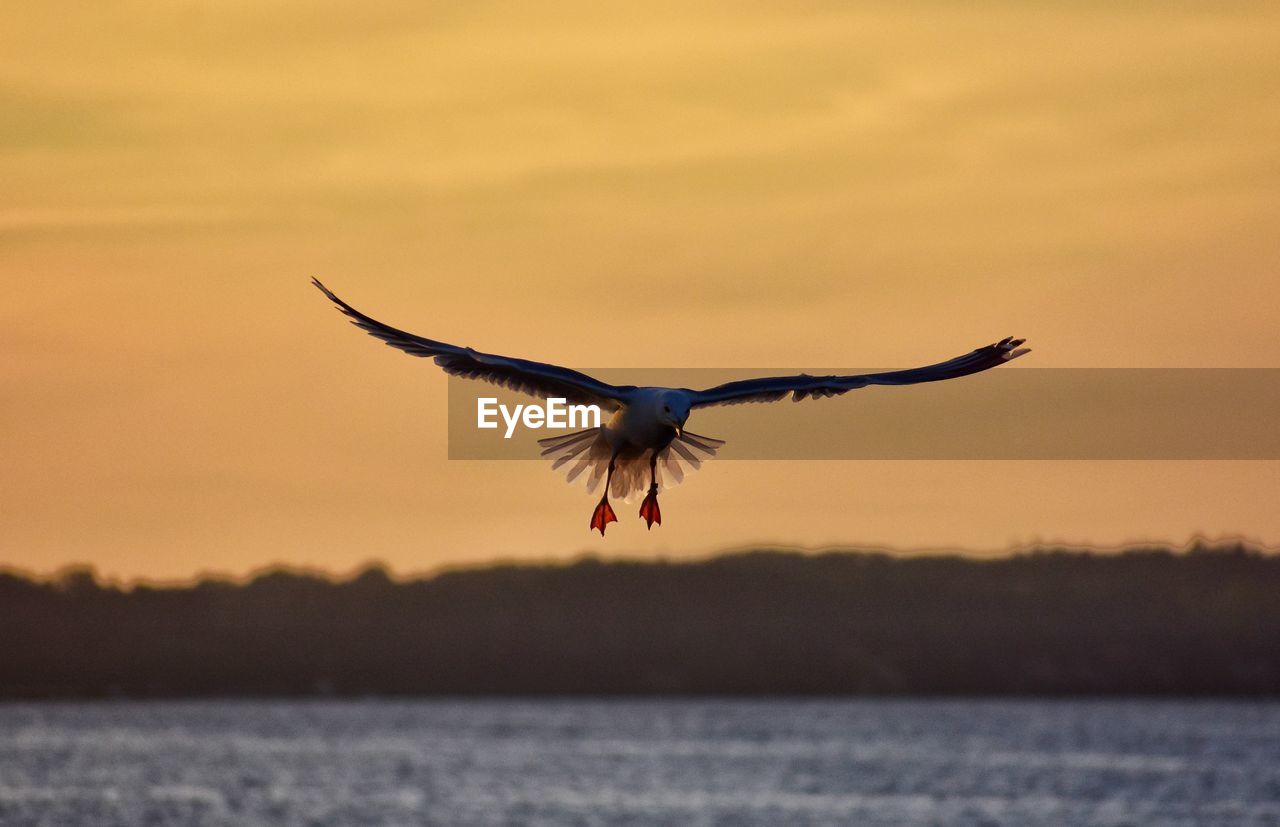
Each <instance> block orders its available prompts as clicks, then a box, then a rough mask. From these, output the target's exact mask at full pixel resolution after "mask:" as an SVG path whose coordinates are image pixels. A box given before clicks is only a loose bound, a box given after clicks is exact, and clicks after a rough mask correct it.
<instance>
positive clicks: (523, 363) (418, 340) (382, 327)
mask: <svg viewBox="0 0 1280 827" xmlns="http://www.w3.org/2000/svg"><path fill="white" fill-rule="evenodd" d="M311 281H312V283H313V284H315V286H316V287H318V288H319V289H320V291H321V292H322V293H324V294H325V295H326V296H328V297H329V300H330V301H331V302H333V303H334V304H336V305H337V306H338V309H339V310H341V311H342V312H343V313H344V314H346V315H347V316H348V317H349V318H350V319H351V323H352V324H354V325H355V326H356V327H358V328H360V329H361V330H364V331H365V332H366V333H368V334H369V335H370V336H373V337H375V338H377V339H381V340H382V341H383V342H385V343H386V344H388V345H389V346H391V347H393V348H396V349H397V350H403V351H404V352H405V353H408V354H409V355H410V356H430V357H432V358H434V359H435V362H436V364H437V365H439V366H440V367H442V368H444V371H445V373H449V374H452V375H453V376H462V377H465V378H467V379H480V380H483V381H485V382H492V383H493V384H495V385H499V386H501V387H504V388H510V389H511V390H514V391H520V392H522V393H527V394H530V395H531V396H538V397H542V398H544V399H545V398H548V397H557V398H564V399H567V400H569V401H570V402H574V403H578V404H594V405H599V406H601V407H602V408H616V407H617V406H618V403H619V402H623V401H625V400H626V398H627V395H628V393H629V392H630V391H633V390H635V386H633V385H610V384H608V383H607V382H601V381H600V380H598V379H594V378H592V377H590V376H587V375H586V374H585V373H579V372H578V371H576V370H570V369H569V368H562V367H559V366H558V365H548V364H545V363H543V362H531V361H529V360H527V359H515V358H512V357H510V356H495V355H493V354H491V353H481V352H479V351H476V350H472V349H471V348H469V347H458V346H457V345H451V344H446V343H445V342H437V341H435V340H433V339H425V338H423V337H421V336H415V335H413V334H412V333H406V332H404V331H403V330H398V329H396V328H394V327H391V326H390V325H386V324H383V323H382V322H380V321H378V320H377V319H373V318H370V317H369V316H366V315H365V314H363V313H361V312H360V311H359V310H356V309H355V308H354V307H352V306H351V305H349V304H347V303H346V302H344V301H343V300H342V299H340V298H338V297H337V296H335V295H334V294H333V291H331V290H329V288H327V287H325V286H324V285H323V284H321V283H320V280H319V279H312V280H311Z"/></svg>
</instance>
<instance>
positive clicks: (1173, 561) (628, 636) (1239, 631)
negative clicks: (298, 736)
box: [0, 545, 1280, 697]
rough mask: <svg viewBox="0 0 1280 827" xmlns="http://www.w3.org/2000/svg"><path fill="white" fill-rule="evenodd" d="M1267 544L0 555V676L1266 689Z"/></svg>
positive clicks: (363, 684)
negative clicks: (1106, 550)
mask: <svg viewBox="0 0 1280 827" xmlns="http://www.w3.org/2000/svg"><path fill="white" fill-rule="evenodd" d="M1277 691H1280V557H1277V556H1274V555H1269V554H1263V553H1260V552H1257V551H1254V550H1250V549H1248V548H1245V547H1242V546H1238V545H1233V546H1225V547H1217V548H1198V549H1193V550H1192V551H1191V552H1176V553H1175V552H1173V551H1170V550H1167V549H1159V548H1139V549H1131V550H1128V551H1126V552H1123V553H1117V554H1093V553H1087V552H1079V551H1063V550H1056V551H1053V550H1050V551H1039V552H1035V553H1027V554H1021V555H1018V556H1013V557H1006V558H1001V559H997V560H987V561H980V560H975V559H972V558H963V557H952V556H932V557H905V558H904V557H890V556H887V555H884V554H876V553H857V552H839V553H827V554H817V555H801V554H797V553H789V552H772V551H760V552H752V553H742V554H732V555H726V556H722V557H718V558H715V559H711V560H706V561H701V562H689V563H672V562H643V563H642V562H600V561H597V560H584V561H581V562H577V563H573V564H570V565H563V566H532V565H530V566H516V565H508V566H497V567H493V568H485V569H474V570H465V571H452V572H447V573H443V574H439V575H436V576H432V577H429V578H423V579H416V580H408V581H404V582H398V581H396V580H394V579H392V578H391V577H390V576H388V574H387V572H386V571H385V570H383V569H382V568H379V567H371V568H369V569H367V570H365V571H363V572H362V573H361V574H359V575H358V576H355V577H353V578H351V579H349V580H345V581H341V582H335V581H333V580H330V579H327V578H324V577H321V576H317V575H312V574H306V573H298V572H289V571H273V572H270V573H266V574H263V575H261V576H259V577H257V578H255V579H253V580H252V581H251V582H247V583H245V584H243V585H239V584H234V583H230V582H225V581H219V580H213V579H209V580H204V581H202V582H200V583H198V584H196V585H194V586H188V587H180V588H178V587H147V586H139V587H135V588H132V589H121V588H117V587H115V586H111V585H104V584H101V583H100V582H99V581H98V580H97V579H96V577H95V576H94V574H93V572H92V571H91V570H87V569H78V570H74V571H70V572H65V573H64V574H63V575H61V576H60V577H58V578H56V579H54V580H52V581H48V582H37V581H33V580H30V579H27V578H25V577H22V576H17V575H13V574H0V696H4V697H50V696H73V697H86V696H113V695H126V696H182V695H250V694H252V695H303V694H341V695H362V694H392V693H394V694H407V693H427V694H445V693H447V694H460V695H470V694H508V693H520V694H547V693H565V694H586V693H590V694H620V693H626V694H632V693H726V694H762V693H831V694H836V693H841V694H842V693H856V694H892V693H911V694H941V693H957V694H973V693H984V694H989V693H994V694H1037V695H1038V694H1066V693H1071V694H1074V693H1089V694H1118V693H1126V694H1179V695H1198V694H1209V693H1214V694H1231V695H1245V694H1250V695H1253V694H1275V693H1277Z"/></svg>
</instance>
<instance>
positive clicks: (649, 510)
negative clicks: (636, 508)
mask: <svg viewBox="0 0 1280 827" xmlns="http://www.w3.org/2000/svg"><path fill="white" fill-rule="evenodd" d="M640 516H641V517H643V518H644V521H645V522H646V523H647V524H648V527H649V529H652V528H653V524H654V523H657V524H658V525H662V511H661V509H659V508H658V487H657V486H656V485H655V486H652V487H651V488H650V489H649V496H647V497H645V498H644V502H642V503H640Z"/></svg>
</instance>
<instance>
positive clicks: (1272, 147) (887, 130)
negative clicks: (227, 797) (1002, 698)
mask: <svg viewBox="0 0 1280 827" xmlns="http://www.w3.org/2000/svg"><path fill="white" fill-rule="evenodd" d="M685 5H686V4H670V5H659V6H654V5H653V4H645V5H643V6H635V7H628V8H627V9H626V10H619V9H617V8H613V7H609V8H607V9H606V8H604V7H602V6H600V5H599V4H591V3H581V4H575V3H556V2H552V3H540V4H534V5H530V6H525V7H522V9H516V10H512V9H510V8H506V7H504V6H501V5H497V4H495V5H489V4H483V3H477V4H441V5H431V4H425V3H420V2H401V3H373V4H363V3H350V2H305V3H304V2H283V1H282V0H254V2H228V3H219V4H214V5H209V4H195V3H184V2H163V3H161V2H126V3H113V4H90V5H88V6H86V5H84V4H79V3H75V4H73V3H64V2H51V3H40V4H31V3H29V4H19V5H17V6H14V7H13V8H12V9H10V10H8V11H7V13H6V18H7V24H6V26H5V27H4V28H3V30H2V31H0V77H2V78H3V80H2V81H0V104H2V106H0V112H3V115H2V116H0V180H2V181H3V182H4V185H3V186H2V187H0V289H2V290H3V296H4V301H3V302H0V319H2V321H3V325H0V456H2V457H3V460H4V466H3V472H2V473H0V563H4V564H9V565H16V566H20V567H24V568H30V569H34V570H37V571H48V570H51V569H53V568H56V567H58V566H60V565H62V564H65V563H68V562H72V561H91V562H93V563H95V564H96V565H98V566H99V567H100V568H101V569H102V570H104V571H106V572H109V573H112V574H115V575H120V576H139V575H141V576H152V577H176V576H185V575H189V574H191V573H193V572H196V571H199V570H202V569H214V570H221V571H229V572H236V573H239V572H244V571H246V570H248V569H250V568H252V567H255V566H258V565H261V564H264V563H268V562H271V561H287V562H292V563H299V564H313V565H319V566H324V567H327V568H331V569H337V570H345V569H349V568H351V567H352V566H354V565H356V564H357V563H359V562H360V561H362V560H366V559H369V558H381V559H384V560H386V561H387V562H389V563H390V564H391V565H392V566H393V567H395V568H396V569H397V570H404V571H410V570H421V569H429V568H433V567H436V566H439V565H441V564H446V563H459V562H468V561H479V560H489V559H493V558H497V557H502V558H517V557H539V558H542V557H549V556H562V555H569V554H576V553H580V552H583V551H597V552H600V553H606V554H614V553H625V554H640V555H650V554H659V553H662V554H669V555H683V554H692V553H701V552H705V551H708V550H711V549H716V548H721V547H725V546H733V545H741V544H744V543H747V542H752V541H757V540H765V541H778V542H786V543H800V544H810V545H812V544H826V543H875V544H889V545H894V546H901V547H913V546H942V545H945V546H965V547H969V548H974V549H979V550H984V549H986V550H990V549H997V548H1001V547H1004V546H1006V545H1007V544H1010V543H1026V542H1031V541H1033V540H1035V539H1037V538H1040V539H1046V540H1049V539H1059V540H1069V541H1082V542H1083V541H1090V542H1098V543H1116V542H1120V541H1124V540H1129V539H1135V538H1154V539H1169V540H1176V541H1179V542H1180V541H1183V540H1185V539H1186V538H1187V537H1188V536H1189V535H1190V534H1191V533H1193V532H1197V531H1200V532H1206V533H1209V534H1216V533H1222V532H1233V533H1234V532H1239V533H1243V534H1246V535H1249V536H1253V537H1256V538H1258V539H1261V540H1265V541H1271V542H1275V541H1277V540H1280V509H1276V508H1275V497H1276V492H1277V490H1278V487H1277V483H1278V482H1280V467H1277V466H1278V464H1277V463H1264V462H1239V463H1146V464H1143V463H1085V462H1075V463H1067V462H1062V463H1031V462H1026V463H1012V462H1005V463H994V462H989V463H984V462H952V463H926V462H900V463H892V462H848V463H832V462H825V463H816V462H809V463H801V462H795V463H781V462H725V463H720V464H715V463H713V464H711V465H709V466H708V467H707V468H704V469H703V470H702V471H700V472H698V473H697V474H696V475H694V476H693V477H691V478H690V479H689V480H687V481H686V482H685V483H684V484H683V485H681V486H680V487H678V488H676V489H674V490H672V491H671V492H669V493H667V494H665V495H664V499H663V515H664V519H665V523H664V525H663V526H662V527H661V528H659V529H655V530H654V531H653V532H645V531H644V528H643V523H642V522H641V521H640V520H639V519H637V518H635V517H634V515H631V516H630V517H627V516H626V515H624V514H622V511H621V510H620V512H619V513H620V515H622V516H623V517H624V519H623V522H622V524H621V525H620V526H614V527H611V528H610V531H609V535H608V537H607V538H605V539H604V540H603V541H602V540H601V539H600V538H599V537H598V536H595V535H590V534H588V531H587V529H586V525H587V518H588V516H589V514H590V511H591V506H592V504H593V503H592V499H591V498H590V497H588V496H587V495H586V494H585V493H584V492H583V491H582V490H581V489H578V488H570V487H568V486H566V485H565V484H564V483H563V482H562V481H560V480H559V479H558V478H557V477H556V476H554V475H552V473H551V472H550V471H549V470H548V469H547V468H546V467H545V466H542V465H539V464H534V463H511V462H499V463H469V462H450V461H447V460H446V459H445V458H444V455H445V436H446V434H445V427H444V416H445V407H446V406H445V392H446V386H447V383H446V379H445V378H444V376H443V375H441V374H440V373H439V372H438V371H436V370H434V369H433V368H432V367H431V366H430V365H429V364H427V363H424V362H422V361H421V360H415V359H410V358H407V357H405V356H402V355H399V354H396V353H394V352H392V351H390V350H387V349H385V348H382V347H380V346H378V345H377V343H375V342H373V341H372V340H369V339H367V338H365V337H362V336H360V335H359V334H358V333H357V332H355V331H353V330H352V329H350V328H349V327H347V326H345V325H343V324H342V323H341V321H340V319H339V317H338V316H337V314H336V313H334V312H333V311H332V310H331V309H330V308H329V307H328V306H327V305H326V303H325V302H324V301H323V299H322V298H321V297H320V296H319V295H318V294H317V293H316V292H315V291H314V290H313V289H312V288H311V287H310V286H309V285H308V283H307V282H308V279H309V278H310V277H311V276H313V275H318V276H320V277H321V278H323V279H324V280H325V281H326V282H327V283H328V284H329V285H330V286H331V287H333V288H334V289H335V290H337V291H338V292H339V293H340V294H342V295H343V296H344V297H347V298H348V299H349V300H350V301H352V302H353V303H354V304H356V305H357V306H358V307H360V308H362V309H365V310H367V311H368V312H370V313H372V314H373V315H375V316H378V317H379V318H383V319H385V320H386V321H388V322H391V323H393V324H398V325H399V326H402V327H407V328H409V329H411V330H414V331H416V332H420V333H424V334H428V335H431V336H433V337H436V338H441V339H445V340H448V341H455V342H458V343H460V344H468V345H472V346H475V347H478V348H481V349H485V350H490V351H496V352H499V353H510V354H514V355H522V356H528V357H531V358H541V359H546V360H551V361H557V362H560V363H563V364H568V365H573V366H580V367H590V366H597V365H609V366H618V367H626V366H635V367H662V366H675V367H685V366H688V367H717V368H719V367H733V366H750V367H753V368H755V367H770V366H778V367H788V368H793V367H805V366H814V367H827V366H832V365H848V366H850V367H857V366H865V365H884V366H899V365H901V366H910V365H915V364H918V363H923V362H930V361H935V360H937V359H940V358H947V357H950V356H953V355H956V354H957V353H959V352H962V351H964V350H967V349H969V348H971V347H973V346H974V345H977V344H980V343H984V342H987V341H990V340H992V339H994V338H997V337H999V336H1004V335H1007V334H1011V333H1012V334H1017V335H1024V336H1027V337H1029V338H1030V339H1031V343H1032V344H1033V345H1034V346H1035V348H1036V350H1035V352H1034V353H1033V354H1032V356H1030V357H1028V359H1027V360H1026V361H1027V362H1028V364H1030V363H1031V361H1032V360H1034V364H1035V365H1037V366H1040V367H1055V366H1060V367H1090V366H1104V367H1106V366H1125V367H1128V366H1153V367H1154V366H1223V367H1225V366H1249V367H1276V366H1280V336H1277V333H1276V331H1277V330H1280V302H1278V301H1277V292H1278V290H1277V273H1278V272H1280V266H1278V265H1280V163H1277V161H1278V160H1280V155H1277V151H1276V147H1277V146H1280V96H1277V95H1276V94H1275V78H1276V77H1277V76H1280V56H1278V55H1280V52H1277V50H1276V49H1275V48H1274V47H1275V43H1276V42H1277V39H1278V37H1280V9H1277V7H1275V6H1274V4H1263V3H1259V4H1221V3H1214V4H1209V3H1205V4H1195V3H1182V4H1169V3H1153V4H1140V5H1129V6H1127V7H1126V8H1125V9H1124V10H1121V9H1117V8H1115V7H1114V6H1113V5H1112V4H1081V3H1077V4H1066V3H1063V4H1057V6H1056V7H1055V6H1052V5H1049V4H1026V3H990V4H978V5H971V4H965V5H964V6H961V5H959V4H943V3H939V4H934V5H928V4H926V5H923V6H922V5H911V6H909V7H908V6H903V5H901V4H897V3H883V4H859V5H858V6H857V8H856V10H854V11H851V10H850V9H849V7H848V4H823V3H812V4H799V5H797V4H760V5H754V6H753V5H742V4H732V5H728V4H726V5H724V6H723V7H716V6H714V5H704V6H701V8H702V9H703V10H702V11H699V12H690V11H689V10H688V9H686V8H685ZM1010 369H1012V368H1010ZM816 404H828V405H848V406H855V405H857V404H858V400H857V398H856V394H851V395H849V396H847V397H844V398H842V399H840V400H835V401H827V402H824V403H816ZM762 410H763V409H762ZM714 416H715V415H714V412H706V413H703V414H700V415H699V425H698V428H697V430H699V431H702V432H706V433H712V434H714V433H715V427H714V422H715V420H714ZM627 510H631V509H630V506H628V507H627Z"/></svg>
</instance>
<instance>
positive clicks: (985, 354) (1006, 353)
mask: <svg viewBox="0 0 1280 827" xmlns="http://www.w3.org/2000/svg"><path fill="white" fill-rule="evenodd" d="M1024 341H1026V340H1025V339H1014V338H1012V337H1010V338H1008V339H1001V340H1000V341H998V342H996V343H995V344H993V345H987V346H986V347H980V348H978V349H977V350H975V351H973V352H972V353H966V354H965V355H964V356H958V357H956V358H955V359H952V360H950V361H948V362H939V363H938V364H936V365H929V366H927V367H923V368H911V369H909V370H893V371H888V372H885V373H864V374H855V375H852V376H809V375H808V374H804V373H802V374H800V375H799V376H773V377H769V378H767V379H744V380H742V381H740V382H729V383H727V384H724V385H717V386H716V387H714V388H707V389H706V390H704V391H693V392H692V393H693V407H695V408H701V407H704V406H707V405H737V404H740V403H743V402H776V401H777V400H779V399H785V398H786V397H787V395H788V394H790V395H791V396H792V398H793V399H794V400H795V401H796V402H799V401H800V400H801V399H807V398H809V397H813V398H814V399H820V398H822V397H825V396H839V395H840V394H842V393H847V392H848V391H851V390H854V389H856V388H865V387H866V386H867V385H914V384H916V383H917V382H937V381H939V380H942V379H955V378H956V377H958V376H968V375H969V374H971V373H978V372H980V371H984V370H987V369H989V368H994V367H996V366H997V365H1003V364H1004V363H1005V362H1008V361H1009V360H1010V359H1016V358H1018V357H1019V356H1021V355H1022V354H1024V353H1027V352H1029V351H1030V350H1031V349H1030V348H1025V347H1019V346H1020V345H1021V344H1022V343H1023V342H1024Z"/></svg>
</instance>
